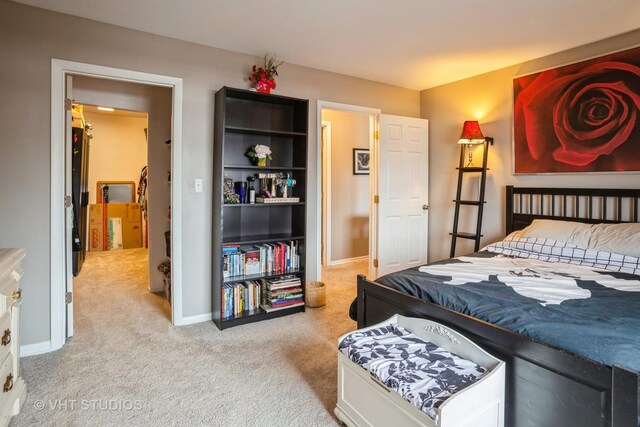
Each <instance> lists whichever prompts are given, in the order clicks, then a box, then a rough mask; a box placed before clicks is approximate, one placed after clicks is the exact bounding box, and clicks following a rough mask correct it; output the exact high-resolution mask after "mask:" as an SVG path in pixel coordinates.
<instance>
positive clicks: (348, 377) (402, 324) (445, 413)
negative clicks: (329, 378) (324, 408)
mask: <svg viewBox="0 0 640 427" xmlns="http://www.w3.org/2000/svg"><path fill="white" fill-rule="evenodd" d="M338 346H339V349H338V402H337V404H336V408H335V411H334V412H335V414H336V416H337V417H338V418H339V419H340V421H342V422H343V423H345V424H347V425H348V426H350V427H351V426H353V427H355V426H389V425H393V426H432V427H453V426H455V427H463V426H466V427H472V426H473V427H502V426H503V425H504V379H505V365H504V362H502V361H500V360H498V359H496V358H494V357H493V356H491V355H490V354H488V353H487V352H485V351H484V350H482V349H481V348H480V347H478V346H477V345H476V344H474V343H473V342H472V341H470V340H469V339H467V338H466V337H464V336H463V335H461V334H459V333H458V332H456V331H454V330H452V329H450V328H448V327H446V326H444V325H441V324H439V323H436V322H432V321H430V320H426V319H416V318H409V317H404V316H400V315H395V316H393V317H391V318H390V319H388V320H386V321H384V322H381V323H379V324H377V325H373V326H371V327H368V328H364V329H359V330H357V331H355V332H351V333H349V334H346V335H344V336H342V337H340V338H339V340H338Z"/></svg>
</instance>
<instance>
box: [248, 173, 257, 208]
mask: <svg viewBox="0 0 640 427" xmlns="http://www.w3.org/2000/svg"><path fill="white" fill-rule="evenodd" d="M256 179H258V178H257V177H256V176H255V175H249V176H248V177H247V181H249V204H250V205H253V204H254V203H255V202H256V189H255V188H254V187H253V182H254V181H255V180H256Z"/></svg>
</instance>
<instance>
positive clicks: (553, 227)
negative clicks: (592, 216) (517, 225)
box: [510, 219, 640, 257]
mask: <svg viewBox="0 0 640 427" xmlns="http://www.w3.org/2000/svg"><path fill="white" fill-rule="evenodd" d="M510 236H512V237H516V238H517V237H524V238H526V237H544V238H547V239H553V240H557V241H559V242H566V243H570V244H573V245H576V246H578V247H580V248H588V249H596V250H599V251H605V252H612V253H616V254H622V255H630V256H634V257H640V223H620V224H585V223H582V222H574V221H560V220H551V219H534V220H533V222H532V223H531V225H529V226H527V227H525V228H523V229H522V230H518V231H516V232H514V233H512V234H511V235H510Z"/></svg>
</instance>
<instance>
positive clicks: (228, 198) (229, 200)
mask: <svg viewBox="0 0 640 427" xmlns="http://www.w3.org/2000/svg"><path fill="white" fill-rule="evenodd" d="M223 193H224V203H225V204H227V205H237V204H238V203H240V196H238V195H237V194H236V192H235V190H234V187H233V178H231V177H230V176H228V175H225V176H224V186H223Z"/></svg>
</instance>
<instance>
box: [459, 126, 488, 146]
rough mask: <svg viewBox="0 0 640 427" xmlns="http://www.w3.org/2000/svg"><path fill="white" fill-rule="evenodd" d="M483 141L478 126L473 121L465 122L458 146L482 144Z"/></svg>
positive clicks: (483, 138)
mask: <svg viewBox="0 0 640 427" xmlns="http://www.w3.org/2000/svg"><path fill="white" fill-rule="evenodd" d="M484 140H485V137H484V135H483V134H482V131H481V130H480V125H479V124H478V122H477V121H475V120H467V121H466V122H464V125H462V133H461V134H460V139H459V140H458V144H482V143H483V142H484Z"/></svg>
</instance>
